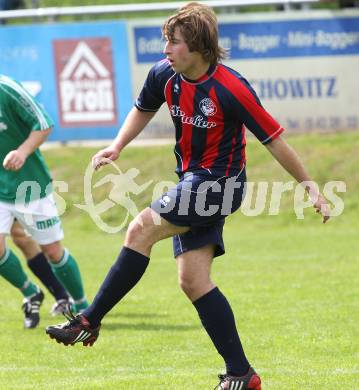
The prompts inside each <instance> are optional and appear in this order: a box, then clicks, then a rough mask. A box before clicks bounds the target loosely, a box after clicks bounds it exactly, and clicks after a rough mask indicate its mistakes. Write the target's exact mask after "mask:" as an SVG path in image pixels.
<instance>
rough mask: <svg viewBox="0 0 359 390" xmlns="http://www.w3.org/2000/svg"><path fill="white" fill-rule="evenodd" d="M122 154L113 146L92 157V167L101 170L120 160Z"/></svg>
mask: <svg viewBox="0 0 359 390" xmlns="http://www.w3.org/2000/svg"><path fill="white" fill-rule="evenodd" d="M119 155H120V152H119V151H118V150H117V149H116V148H115V147H114V146H112V145H110V146H108V147H107V148H105V149H102V150H100V151H99V152H97V153H96V154H95V155H94V156H93V157H92V167H93V168H94V169H96V170H97V169H99V168H100V167H102V166H103V165H106V164H110V162H111V161H115V160H117V159H118V156H119Z"/></svg>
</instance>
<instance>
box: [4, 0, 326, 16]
mask: <svg viewBox="0 0 359 390" xmlns="http://www.w3.org/2000/svg"><path fill="white" fill-rule="evenodd" d="M319 1H320V0H277V1H275V0H274V1H273V0H211V1H202V3H204V4H207V5H209V6H210V7H212V8H217V9H218V8H221V9H225V8H233V7H234V8H237V7H245V6H256V5H282V6H284V9H291V8H292V6H294V5H302V6H303V7H306V6H308V5H310V4H313V3H319ZM185 3H186V2H168V3H141V4H118V5H95V6H81V7H51V8H33V9H19V10H12V11H0V20H9V19H22V18H44V17H45V18H57V17H61V16H69V15H72V16H76V15H103V14H118V13H121V14H128V13H135V12H154V11H174V10H176V9H178V8H180V7H181V6H183V5H184V4H185Z"/></svg>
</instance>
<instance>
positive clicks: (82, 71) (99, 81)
mask: <svg viewBox="0 0 359 390" xmlns="http://www.w3.org/2000/svg"><path fill="white" fill-rule="evenodd" d="M54 50H55V61H56V74H57V88H58V95H59V109H60V123H61V125H62V126H74V125H76V126H89V125H99V124H101V125H113V124H117V112H116V98H115V91H114V85H115V83H114V79H113V68H112V49H111V41H110V39H108V38H89V39H83V40H79V39H74V40H56V41H54Z"/></svg>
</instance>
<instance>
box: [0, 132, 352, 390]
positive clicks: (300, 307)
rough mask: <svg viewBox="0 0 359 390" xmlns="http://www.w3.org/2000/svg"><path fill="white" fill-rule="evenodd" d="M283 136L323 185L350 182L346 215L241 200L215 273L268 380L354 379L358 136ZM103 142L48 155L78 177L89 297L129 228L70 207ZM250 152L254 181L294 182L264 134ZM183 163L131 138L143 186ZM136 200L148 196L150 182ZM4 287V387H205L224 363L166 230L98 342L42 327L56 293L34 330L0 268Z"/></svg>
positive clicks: (127, 156) (64, 175) (77, 216)
mask: <svg viewBox="0 0 359 390" xmlns="http://www.w3.org/2000/svg"><path fill="white" fill-rule="evenodd" d="M288 140H289V142H290V143H291V144H292V145H293V146H294V147H295V148H296V149H297V150H298V152H299V153H300V155H301V156H302V159H303V160H304V161H305V163H306V165H307V166H308V168H309V170H310V172H311V173H312V176H313V178H315V179H316V180H317V181H318V182H319V184H320V186H322V185H323V184H324V183H325V182H327V181H329V180H343V181H345V182H346V184H347V192H346V193H345V194H340V196H341V197H343V199H344V201H345V210H344V213H343V214H342V215H341V216H340V217H337V218H333V219H332V220H330V221H329V223H328V224H327V225H323V224H322V223H321V221H320V218H319V217H318V216H317V215H315V213H314V211H313V210H311V209H307V210H306V211H305V213H304V214H305V218H304V219H303V220H298V219H296V217H295V214H294V212H293V206H292V202H293V194H290V193H288V194H287V195H286V196H285V197H284V198H283V204H282V208H281V209H280V214H279V215H277V216H269V215H268V213H267V212H264V213H263V214H262V215H260V216H257V217H248V216H245V215H243V214H242V213H241V212H240V211H238V212H237V213H236V214H235V215H233V216H231V217H229V218H228V222H227V223H226V226H225V242H226V247H227V253H226V255H225V256H223V257H222V258H220V259H218V260H216V261H215V264H214V267H213V273H212V276H213V279H214V280H215V282H216V283H218V285H219V287H220V288H221V289H222V291H223V292H224V293H225V294H226V296H227V298H228V299H229V301H230V302H231V304H232V306H233V309H234V312H235V317H236V321H237V325H238V328H239V331H240V335H241V339H242V342H243V344H244V348H245V351H246V353H247V355H248V357H249V358H250V361H251V362H252V364H253V365H254V367H255V368H256V369H257V370H258V372H259V373H260V375H261V377H262V380H263V389H265V390H274V389H306V390H317V389H318V390H323V389H325V390H329V389H333V390H334V389H338V388H343V389H344V388H347V389H358V388H359V348H358V347H359V343H358V322H359V310H358V297H359V276H358V275H359V254H358V252H359V242H358V241H359V240H358V229H359V222H358V193H359V173H358V166H359V157H358V155H359V154H358V150H359V134H357V133H345V134H336V135H324V134H323V135H305V136H295V137H289V138H288ZM94 151H95V149H89V148H81V149H80V148H71V147H65V148H59V149H56V150H51V151H46V152H45V153H44V154H45V157H46V159H47V161H48V162H49V166H50V167H51V170H52V172H53V175H54V177H55V178H56V179H57V180H64V181H66V182H67V183H68V186H69V192H68V193H63V194H61V196H62V197H63V198H64V199H65V201H66V204H67V209H66V212H65V214H64V215H63V217H62V219H63V223H64V227H65V234H66V238H65V245H66V246H67V247H68V248H69V249H70V250H71V251H72V253H73V254H74V255H75V256H76V258H77V259H78V261H79V263H80V266H81V270H82V273H83V278H84V283H85V287H86V291H87V295H88V297H89V298H90V299H92V298H93V297H94V294H95V293H96V291H97V289H98V287H99V285H100V283H101V282H102V280H103V279H104V277H105V275H106V273H107V271H108V269H109V267H110V266H111V264H112V263H113V261H114V260H115V258H116V255H117V253H118V251H119V249H120V247H121V245H122V242H123V238H124V235H123V233H119V234H107V233H104V232H102V231H100V230H99V229H98V228H97V227H96V226H95V225H94V223H93V221H92V220H91V219H90V218H89V216H88V215H87V214H86V213H85V212H84V211H82V210H79V209H78V208H76V207H75V206H74V204H75V203H83V185H82V180H83V174H84V170H85V167H86V165H87V163H88V161H89V159H90V156H91V155H92V154H93V153H94ZM247 155H248V169H247V171H248V179H249V180H251V181H261V180H265V179H268V180H270V181H284V182H286V181H289V180H290V177H289V176H288V175H286V174H285V173H284V171H283V170H282V169H281V168H280V167H279V166H278V164H277V163H276V162H275V161H273V159H272V157H271V156H270V155H269V153H268V152H267V151H266V150H265V148H264V147H262V146H261V145H260V144H259V143H258V142H256V141H252V140H250V141H249V145H248V151H247ZM174 164H175V162H174V157H173V156H172V152H171V146H168V147H151V148H149V147H148V148H129V149H128V150H127V151H125V152H124V153H123V155H122V156H121V157H120V162H119V167H120V168H121V170H122V171H126V169H128V168H130V167H137V168H138V169H139V170H140V171H141V174H140V175H139V176H138V178H137V179H136V180H137V181H138V183H139V184H141V183H144V182H145V181H147V180H154V183H156V182H159V181H160V180H163V179H166V180H173V181H174V180H175V176H174V175H173V173H172V170H173V168H174ZM110 171H111V168H105V169H103V170H102V172H100V173H97V174H96V175H98V177H100V176H101V175H102V176H103V175H105V174H107V173H109V172H110ZM96 178H97V176H96V177H95V180H96ZM109 188H110V187H108V186H105V187H102V188H99V189H97V191H98V192H97V194H96V196H95V200H96V201H99V200H100V199H104V197H105V195H106V192H108V190H109ZM133 199H134V200H135V201H136V204H137V205H138V207H139V208H142V207H144V206H145V205H146V204H148V202H149V201H150V199H151V191H148V192H146V193H145V194H141V195H138V196H135V197H134V198H133ZM103 218H104V221H105V222H106V223H107V224H109V225H112V226H115V225H116V224H118V223H119V221H121V220H122V218H123V213H121V210H120V209H119V208H118V206H116V207H114V208H113V210H109V211H108V212H106V213H104V215H103ZM23 264H25V263H23ZM24 267H26V266H25V265H24ZM0 288H1V300H0V318H1V332H0V348H1V359H0V389H4V390H8V389H21V390H24V389H36V390H39V389H81V390H82V389H89V390H90V389H111V390H113V389H133V390H142V389H143V390H144V389H166V390H175V389H178V390H183V389H196V390H197V389H198V390H200V389H203V390H205V389H206V390H208V389H212V388H213V387H214V386H215V384H216V381H217V378H216V374H217V373H219V372H221V370H222V369H223V365H222V361H221V358H220V357H219V356H218V355H217V353H216V352H215V350H214V348H212V346H211V343H210V341H209V339H208V338H207V336H206V335H205V333H204V331H203V330H202V329H201V326H200V323H199V320H198V318H197V315H196V313H195V310H194V309H193V307H192V305H191V304H190V303H189V302H188V301H187V299H186V298H185V296H184V294H183V293H181V291H180V289H179V288H178V287H177V276H176V266H175V262H174V260H173V258H172V246H171V241H170V240H166V241H163V242H161V243H159V244H158V245H156V247H155V248H154V250H153V254H152V259H151V263H150V266H149V268H148V270H147V272H146V274H145V276H144V277H143V279H142V281H141V282H140V284H139V285H137V286H136V287H135V289H134V290H133V291H132V292H131V293H130V294H129V295H128V296H127V297H126V298H125V299H124V301H123V302H122V303H121V304H120V305H118V306H116V307H115V308H114V309H113V310H112V311H111V312H110V313H109V314H108V315H107V317H106V318H105V320H104V321H103V328H102V330H101V334H100V337H99V339H98V341H97V343H96V344H95V345H94V346H93V347H92V348H84V347H82V345H76V346H74V347H64V346H62V345H58V344H57V343H55V342H54V341H53V340H50V339H49V338H48V337H47V336H46V335H45V332H44V328H45V326H46V325H49V324H53V323H57V322H62V319H61V318H55V319H54V318H52V317H50V315H49V314H48V311H49V309H50V307H51V305H52V303H53V300H52V298H51V297H50V295H49V294H48V293H47V295H46V300H45V301H44V305H43V307H42V309H41V315H42V317H41V323H40V326H39V327H38V328H37V329H35V330H26V331H25V330H24V329H23V328H22V321H23V318H22V312H21V310H20V306H21V299H22V298H21V295H20V294H19V292H17V291H16V290H15V289H13V288H11V287H10V285H8V284H7V283H5V281H4V280H3V279H1V280H0Z"/></svg>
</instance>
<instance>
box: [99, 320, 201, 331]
mask: <svg viewBox="0 0 359 390" xmlns="http://www.w3.org/2000/svg"><path fill="white" fill-rule="evenodd" d="M199 328H200V326H199V325H198V326H194V325H184V324H173V325H169V324H151V323H146V322H139V323H135V324H120V323H118V324H114V323H112V324H108V323H107V324H103V329H104V330H109V331H113V330H121V329H130V330H142V331H164V332H173V331H176V332H189V331H191V330H197V329H199Z"/></svg>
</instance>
